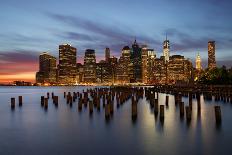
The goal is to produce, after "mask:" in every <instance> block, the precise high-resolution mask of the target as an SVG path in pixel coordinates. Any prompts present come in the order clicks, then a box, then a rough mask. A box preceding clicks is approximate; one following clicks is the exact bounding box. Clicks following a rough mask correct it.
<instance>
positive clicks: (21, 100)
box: [19, 96, 23, 107]
mask: <svg viewBox="0 0 232 155" xmlns="http://www.w3.org/2000/svg"><path fill="white" fill-rule="evenodd" d="M22 105H23V97H22V96H19V106H20V107H21V106H22Z"/></svg>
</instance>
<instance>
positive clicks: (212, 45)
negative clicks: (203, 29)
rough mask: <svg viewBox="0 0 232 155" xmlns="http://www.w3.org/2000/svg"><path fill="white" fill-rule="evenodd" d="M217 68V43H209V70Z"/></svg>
mask: <svg viewBox="0 0 232 155" xmlns="http://www.w3.org/2000/svg"><path fill="white" fill-rule="evenodd" d="M215 67H216V60H215V41H209V42H208V68H209V69H213V68H215Z"/></svg>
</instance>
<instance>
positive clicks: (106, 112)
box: [105, 104, 110, 120]
mask: <svg viewBox="0 0 232 155" xmlns="http://www.w3.org/2000/svg"><path fill="white" fill-rule="evenodd" d="M109 118H110V104H106V106H105V119H106V120H108V119H109Z"/></svg>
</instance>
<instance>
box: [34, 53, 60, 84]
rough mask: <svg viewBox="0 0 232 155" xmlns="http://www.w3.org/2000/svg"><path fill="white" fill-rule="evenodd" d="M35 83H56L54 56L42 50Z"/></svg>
mask: <svg viewBox="0 0 232 155" xmlns="http://www.w3.org/2000/svg"><path fill="white" fill-rule="evenodd" d="M36 83H56V58H55V57H53V56H51V55H49V54H48V53H47V52H43V53H42V54H40V56H39V72H37V73H36Z"/></svg>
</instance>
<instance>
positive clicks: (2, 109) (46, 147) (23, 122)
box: [0, 87, 232, 155]
mask: <svg viewBox="0 0 232 155" xmlns="http://www.w3.org/2000/svg"><path fill="white" fill-rule="evenodd" d="M86 88H87V87H12V88H10V87H0V101H1V103H0V122H1V123H0V154H32V153H33V154H117V155H118V154H167V155H169V154H176V155H178V154H228V153H229V152H228V150H230V142H231V140H232V134H231V131H232V125H231V122H232V105H231V104H230V103H222V102H214V101H212V102H211V101H204V99H203V97H201V103H202V104H201V105H202V106H201V113H198V112H197V104H196V100H193V107H192V108H193V109H192V111H193V113H192V120H191V122H190V124H189V125H188V124H187V122H186V119H185V118H184V119H181V118H180V115H179V107H176V106H175V104H174V97H173V96H172V95H169V106H168V108H165V118H164V121H163V123H162V122H161V121H160V119H159V115H158V116H157V118H155V116H154V111H153V109H150V105H149V103H148V102H147V101H146V99H145V98H143V99H140V100H139V103H138V118H137V121H136V122H132V120H131V103H130V101H129V102H127V103H125V104H123V105H122V106H120V107H119V108H117V107H116V104H114V106H115V107H114V115H113V118H112V119H111V120H110V121H109V122H106V121H105V116H104V109H103V108H102V107H101V110H100V112H98V111H97V110H96V109H94V112H93V115H92V116H90V115H89V111H88V108H84V106H83V108H82V111H81V112H79V111H78V107H77V104H76V103H74V104H73V106H72V107H70V106H69V105H67V104H66V101H65V99H64V98H63V92H64V91H66V92H68V91H70V92H73V91H76V92H77V91H81V90H82V89H86ZM88 88H89V87H88ZM47 92H50V93H51V92H54V93H55V95H58V96H59V106H58V108H56V107H55V106H54V105H53V104H52V100H51V99H50V100H49V105H48V110H47V111H45V110H44V109H43V108H41V106H40V96H41V95H45V94H46V93H47ZM19 95H22V96H23V106H22V107H21V108H20V107H18V106H16V108H15V110H14V111H11V109H10V98H11V97H15V98H16V103H17V96H19ZM165 96H166V94H159V104H163V105H165ZM183 101H184V102H185V104H186V105H187V104H188V98H184V97H183ZM216 104H219V105H221V110H222V124H221V127H217V126H216V124H215V118H214V105H216Z"/></svg>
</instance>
